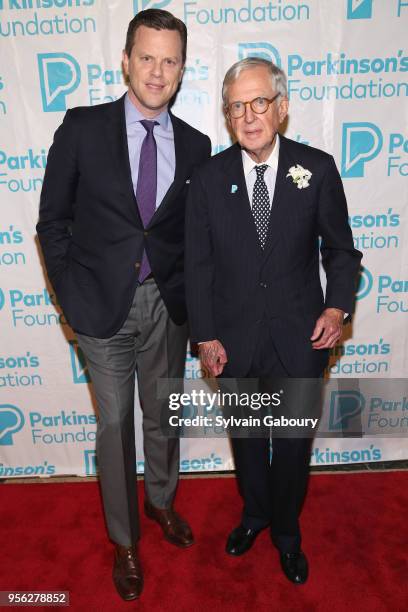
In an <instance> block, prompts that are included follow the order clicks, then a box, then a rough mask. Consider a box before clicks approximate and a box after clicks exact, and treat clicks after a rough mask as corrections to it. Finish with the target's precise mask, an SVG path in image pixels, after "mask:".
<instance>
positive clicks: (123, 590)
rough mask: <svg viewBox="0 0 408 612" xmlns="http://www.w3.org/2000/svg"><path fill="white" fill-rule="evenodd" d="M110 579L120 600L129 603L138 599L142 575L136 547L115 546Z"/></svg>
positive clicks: (141, 585)
mask: <svg viewBox="0 0 408 612" xmlns="http://www.w3.org/2000/svg"><path fill="white" fill-rule="evenodd" d="M112 577H113V582H114V584H115V587H116V590H117V592H118V593H119V595H120V596H121V597H122V599H124V600H125V601H130V600H131V599H137V598H138V597H140V594H141V592H142V589H143V575H142V568H141V567H140V561H139V557H138V554H137V548H136V546H130V547H126V546H121V545H120V544H115V559H114V562H113V572H112Z"/></svg>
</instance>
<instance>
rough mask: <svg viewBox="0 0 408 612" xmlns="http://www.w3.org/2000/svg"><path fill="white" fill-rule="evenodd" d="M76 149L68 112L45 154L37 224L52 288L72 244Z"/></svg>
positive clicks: (76, 129) (76, 138)
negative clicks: (71, 229) (46, 154)
mask: <svg viewBox="0 0 408 612" xmlns="http://www.w3.org/2000/svg"><path fill="white" fill-rule="evenodd" d="M77 146H78V128H77V125H76V122H75V121H73V120H72V116H71V111H68V112H67V113H66V115H65V118H64V121H63V123H62V125H60V127H59V128H58V129H57V131H56V132H55V135H54V142H53V144H52V145H51V148H50V151H49V154H48V159H47V167H46V170H45V175H44V183H43V187H42V191H41V198H40V215H39V222H38V224H37V233H38V237H39V240H40V243H41V247H42V250H43V254H44V260H45V266H46V268H47V272H48V277H49V279H50V281H51V283H52V284H53V286H54V288H55V285H56V284H57V283H58V278H59V277H60V275H61V274H62V272H63V271H64V269H65V267H66V259H67V252H68V247H69V244H70V240H71V232H70V226H71V223H72V219H73V205H74V202H75V194H76V187H77V181H78V167H77Z"/></svg>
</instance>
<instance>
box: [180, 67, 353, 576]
mask: <svg viewBox="0 0 408 612" xmlns="http://www.w3.org/2000/svg"><path fill="white" fill-rule="evenodd" d="M223 101H224V110H225V113H226V117H227V120H228V123H229V126H230V128H231V130H232V132H233V133H234V135H235V137H236V140H237V143H236V144H234V145H233V146H231V147H230V148H229V149H227V150H226V151H223V152H222V153H220V154H218V155H216V156H215V157H213V158H212V159H211V160H209V161H207V162H206V163H204V164H203V166H201V167H200V168H199V169H198V170H197V171H196V172H195V174H194V176H193V179H192V181H191V186H190V191H189V198H188V203H187V219H186V287H187V306H188V312H189V320H190V330H191V338H192V340H193V341H195V342H197V343H199V353H200V357H201V360H202V363H203V365H204V366H205V367H206V368H207V369H208V370H209V372H210V373H211V374H212V375H214V376H221V377H224V378H225V377H239V378H242V379H245V378H248V377H249V378H254V379H259V381H260V383H262V382H264V383H268V380H273V379H274V378H317V379H318V378H319V377H321V376H322V373H323V370H324V368H325V366H326V364H327V362H328V351H329V349H330V348H331V347H333V346H334V345H335V344H336V342H337V341H338V339H339V338H340V336H341V333H342V325H343V320H344V318H345V316H346V315H347V314H348V313H351V311H352V308H353V298H354V293H355V283H356V276H357V273H358V270H359V264H360V259H361V253H360V252H359V251H357V250H356V249H355V248H354V245H353V238H352V234H351V230H350V227H349V224H348V213H347V203H346V199H345V195H344V191H343V187H342V183H341V179H340V177H339V174H338V171H337V169H336V166H335V163H334V160H333V158H332V157H331V156H330V155H328V154H326V153H324V152H322V151H319V150H318V149H314V148H312V147H309V146H305V145H303V144H300V143H297V142H294V141H292V140H289V139H287V138H284V137H283V136H280V135H279V134H278V129H279V126H280V124H281V123H282V122H283V121H284V120H285V118H286V115H287V112H288V98H287V89H286V77H285V75H284V73H283V72H282V70H280V69H279V68H277V67H276V66H275V65H274V64H272V63H271V62H268V61H266V60H264V59H260V58H247V59H244V60H242V61H240V62H237V63H236V64H234V65H233V66H232V67H231V68H230V69H229V71H228V72H227V74H226V76H225V79H224V85H223ZM319 239H320V240H321V242H320V243H319ZM319 251H320V253H321V256H322V261H323V265H324V268H325V272H326V277H327V287H326V293H325V296H324V295H323V291H322V287H321V283H320V277H319ZM231 442H232V447H233V451H234V460H235V467H236V473H237V478H238V482H239V485H240V490H241V492H242V494H243V498H244V509H243V514H242V521H241V524H240V525H239V526H238V527H237V528H236V529H234V530H233V531H232V533H231V534H230V536H229V538H228V541H227V552H228V553H230V554H232V555H240V554H243V553H244V552H246V551H247V550H249V548H250V547H251V546H252V544H253V542H254V541H255V538H256V536H257V535H258V533H259V532H260V531H261V530H262V529H264V528H266V527H270V529H271V536H272V540H273V542H274V544H275V545H276V546H277V548H278V549H279V551H280V558H281V565H282V569H283V571H284V572H285V574H286V576H287V577H288V578H289V579H290V580H291V581H292V582H294V583H303V582H305V581H306V579H307V576H308V564H307V560H306V556H305V555H304V553H303V552H302V551H301V537H300V529H299V521H298V519H299V514H300V509H301V506H302V502H303V498H304V494H305V490H306V483H307V476H308V465H309V460H310V442H311V441H310V439H306V438H296V437H292V438H290V437H286V438H284V437H282V438H278V437H273V442H272V448H273V455H272V461H270V440H269V439H268V438H267V437H264V438H249V437H247V438H244V437H234V438H232V440H231Z"/></svg>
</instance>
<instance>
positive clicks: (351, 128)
mask: <svg viewBox="0 0 408 612" xmlns="http://www.w3.org/2000/svg"><path fill="white" fill-rule="evenodd" d="M382 144H383V137H382V134H381V132H380V130H379V128H378V127H377V126H376V125H374V123H364V122H363V123H344V124H343V138H342V150H341V176H342V177H344V178H356V177H362V176H364V164H365V163H366V162H368V161H370V160H371V159H374V157H376V156H377V155H378V154H379V152H380V151H381V147H382Z"/></svg>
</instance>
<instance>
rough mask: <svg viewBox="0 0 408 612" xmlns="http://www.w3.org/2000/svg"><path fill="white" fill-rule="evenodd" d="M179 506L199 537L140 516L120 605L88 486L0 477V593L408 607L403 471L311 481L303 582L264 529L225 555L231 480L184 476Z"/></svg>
mask: <svg viewBox="0 0 408 612" xmlns="http://www.w3.org/2000/svg"><path fill="white" fill-rule="evenodd" d="M142 489H143V487H142V486H140V487H139V490H140V492H142ZM176 507H177V509H179V510H180V511H181V513H182V514H184V515H185V516H186V517H188V518H189V520H190V521H191V524H192V527H193V529H194V532H195V535H196V540H197V543H196V545H194V546H193V547H191V548H190V549H188V550H179V549H177V548H175V547H173V546H172V545H171V544H168V543H167V542H165V541H164V540H163V539H162V538H161V534H160V531H159V527H157V526H156V524H155V523H152V522H151V521H148V519H146V518H145V517H143V518H142V529H143V537H142V542H141V545H140V550H141V558H142V562H143V567H144V572H145V589H144V592H143V595H142V598H141V599H140V600H139V601H137V602H129V603H126V602H122V600H120V599H119V597H118V596H117V595H116V593H115V591H114V587H113V585H112V581H111V557H112V548H111V546H110V544H109V543H108V541H107V539H106V537H105V531H104V524H103V518H102V512H101V505H100V499H99V493H98V487H97V485H96V484H95V483H78V484H71V483H69V484H21V485H19V484H5V485H1V486H0V520H1V528H2V538H1V543H2V546H1V566H2V569H1V574H0V576H1V577H0V580H1V582H0V590H9V589H16V590H17V589H18V590H30V589H34V590H40V589H49V590H68V591H70V597H71V610H87V611H88V612H89V611H92V612H94V611H99V610H101V611H102V610H103V611H105V610H108V611H109V610H131V609H135V608H136V609H139V610H149V611H153V612H156V611H164V612H167V611H170V610H177V612H187V611H188V612H200V611H203V612H204V611H205V612H207V611H211V612H214V610H220V611H221V610H223V611H227V612H229V611H231V612H232V611H233V610H234V611H236V610H242V611H244V610H245V611H247V610H248V611H249V610H256V611H257V612H264V611H265V612H266V611H268V612H269V611H271V612H274V611H275V610H276V611H279V612H280V611H283V612H286V611H292V610H293V611H295V610H296V612H315V611H316V610H317V611H322V612H337V611H341V612H343V611H348V610H349V609H350V610H352V609H353V608H354V609H358V610H359V611H370V612H377V611H382V610H384V611H387V612H388V611H391V610H392V611H393V612H400V611H401V612H402V611H403V610H407V609H408V583H407V570H408V561H407V559H408V553H407V548H408V537H407V536H408V520H407V508H408V472H388V473H369V472H368V473H363V474H338V475H324V476H320V475H319V476H313V477H312V478H311V483H310V487H309V495H308V498H307V500H306V504H305V508H304V511H303V516H302V527H303V548H304V550H305V551H306V553H307V555H308V558H309V562H310V571H311V573H310V578H309V581H308V582H307V584H306V585H304V586H295V585H292V584H291V583H289V582H288V581H287V580H286V578H285V577H284V576H283V574H282V573H281V570H280V566H279V561H278V555H277V553H276V551H275V549H274V548H273V547H272V545H271V543H270V541H269V536H268V533H267V532H264V533H262V534H261V535H260V536H259V538H258V540H257V541H256V543H255V545H254V547H253V548H252V550H251V551H249V552H248V553H247V554H246V555H245V556H243V557H240V558H238V559H235V558H231V557H229V556H227V555H226V554H225V553H224V544H225V537H226V535H227V533H228V532H229V530H230V529H231V528H232V527H234V526H235V525H236V524H237V523H238V522H239V517H240V508H241V503H240V499H239V497H238V494H237V491H236V487H235V481H234V480H233V479H224V478H218V479H216V478H208V479H203V478H200V479H193V480H183V481H181V484H180V487H179V491H178V496H177V503H176ZM37 609H38V608H37Z"/></svg>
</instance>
